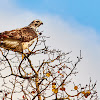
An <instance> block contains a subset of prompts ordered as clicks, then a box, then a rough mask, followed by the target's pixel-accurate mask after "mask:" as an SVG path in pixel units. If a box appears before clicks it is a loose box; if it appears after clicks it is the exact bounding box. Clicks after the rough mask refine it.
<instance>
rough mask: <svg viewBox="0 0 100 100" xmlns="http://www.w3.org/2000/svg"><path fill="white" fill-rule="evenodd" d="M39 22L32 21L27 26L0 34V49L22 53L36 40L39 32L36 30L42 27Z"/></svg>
mask: <svg viewBox="0 0 100 100" xmlns="http://www.w3.org/2000/svg"><path fill="white" fill-rule="evenodd" d="M42 24H43V22H42V21H41V20H34V21H32V22H31V23H30V24H29V25H28V26H26V27H23V28H20V29H15V30H11V31H4V32H1V33H0V47H1V48H4V49H6V50H12V51H16V52H19V53H23V50H25V49H28V48H29V47H30V46H31V45H32V44H33V43H34V41H35V40H36V39H37V37H38V35H39V32H38V30H37V28H38V27H39V26H40V25H42Z"/></svg>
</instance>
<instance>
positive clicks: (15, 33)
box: [0, 27, 37, 42]
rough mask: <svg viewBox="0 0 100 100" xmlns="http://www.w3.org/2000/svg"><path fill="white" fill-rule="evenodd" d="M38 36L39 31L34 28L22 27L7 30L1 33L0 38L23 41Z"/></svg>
mask: <svg viewBox="0 0 100 100" xmlns="http://www.w3.org/2000/svg"><path fill="white" fill-rule="evenodd" d="M36 37H37V33H36V31H35V30H34V29H31V28H30V27H24V28H21V29H16V30H11V31H5V32H2V33H0V38H2V39H6V38H8V39H15V40H19V41H21V42H29V41H31V40H33V39H34V38H36Z"/></svg>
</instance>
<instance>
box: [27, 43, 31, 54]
mask: <svg viewBox="0 0 100 100" xmlns="http://www.w3.org/2000/svg"><path fill="white" fill-rule="evenodd" d="M28 52H29V53H31V50H30V49H29V45H28Z"/></svg>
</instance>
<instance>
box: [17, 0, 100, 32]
mask: <svg viewBox="0 0 100 100" xmlns="http://www.w3.org/2000/svg"><path fill="white" fill-rule="evenodd" d="M16 4H17V6H19V7H20V8H21V9H26V10H29V11H32V12H36V13H42V14H43V13H44V14H46V13H47V14H52V15H58V16H60V17H61V18H62V19H64V20H75V21H77V22H78V23H80V24H82V25H84V26H88V27H92V28H94V29H95V30H96V31H97V32H100V28H99V27H100V0H16Z"/></svg>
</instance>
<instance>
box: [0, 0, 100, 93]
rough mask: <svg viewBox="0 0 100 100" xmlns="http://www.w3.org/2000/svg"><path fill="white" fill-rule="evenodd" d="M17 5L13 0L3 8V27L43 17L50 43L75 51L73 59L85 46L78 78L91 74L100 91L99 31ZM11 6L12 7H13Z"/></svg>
mask: <svg viewBox="0 0 100 100" xmlns="http://www.w3.org/2000/svg"><path fill="white" fill-rule="evenodd" d="M7 1H9V0H7ZM2 3H4V2H2ZM0 5H1V4H0ZM9 5H10V6H9ZM14 6H15V5H13V4H12V3H10V4H7V5H6V8H7V7H8V8H9V9H8V10H7V9H6V10H5V9H3V11H2V12H0V13H1V17H0V31H1V32H2V31H5V30H10V29H15V28H19V27H23V26H26V25H28V24H29V23H30V22H31V21H32V20H34V19H41V20H42V21H43V22H44V26H42V27H41V28H40V30H44V32H43V35H46V36H50V37H51V38H50V39H48V40H47V44H48V45H51V47H52V48H57V49H61V50H63V51H65V52H68V51H73V52H72V54H71V59H73V60H74V61H75V60H76V56H77V55H79V51H80V50H82V56H83V60H82V61H81V62H80V64H79V65H78V71H79V74H77V78H75V81H78V82H80V83H86V82H88V81H89V78H90V77H91V78H92V80H93V82H94V81H95V80H97V82H98V83H97V90H98V92H99V95H100V86H99V84H100V78H99V76H100V72H99V71H100V38H99V37H100V36H99V35H98V34H97V32H96V31H95V30H94V29H92V28H90V27H85V26H82V25H80V24H78V23H77V22H75V21H64V20H62V19H61V18H59V17H58V16H52V15H41V14H35V13H33V12H30V11H24V10H21V9H19V8H13V7H14ZM10 9H12V10H11V11H10ZM0 11H1V10H0ZM16 12H17V13H16Z"/></svg>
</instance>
